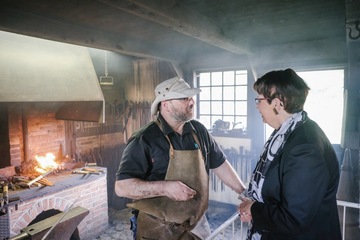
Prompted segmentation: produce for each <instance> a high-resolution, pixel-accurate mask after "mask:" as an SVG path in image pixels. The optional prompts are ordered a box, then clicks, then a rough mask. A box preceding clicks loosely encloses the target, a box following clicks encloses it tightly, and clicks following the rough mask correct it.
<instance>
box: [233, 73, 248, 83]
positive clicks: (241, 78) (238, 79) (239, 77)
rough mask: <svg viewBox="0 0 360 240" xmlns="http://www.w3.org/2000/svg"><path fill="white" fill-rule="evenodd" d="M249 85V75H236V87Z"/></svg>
mask: <svg viewBox="0 0 360 240" xmlns="http://www.w3.org/2000/svg"><path fill="white" fill-rule="evenodd" d="M246 84H247V74H240V75H236V85H246Z"/></svg>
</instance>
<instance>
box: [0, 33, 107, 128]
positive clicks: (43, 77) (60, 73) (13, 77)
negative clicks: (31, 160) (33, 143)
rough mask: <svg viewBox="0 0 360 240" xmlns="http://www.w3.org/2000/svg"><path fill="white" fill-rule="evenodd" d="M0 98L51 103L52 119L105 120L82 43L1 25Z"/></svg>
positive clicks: (97, 85)
mask: <svg viewBox="0 0 360 240" xmlns="http://www.w3.org/2000/svg"><path fill="white" fill-rule="evenodd" d="M0 103H2V104H3V103H11V104H14V103H15V104H23V105H24V106H29V105H31V104H32V103H33V104H47V105H48V104H51V105H52V106H53V107H54V110H55V112H56V118H57V119H62V120H77V121H92V122H104V121H105V119H104V115H105V113H104V109H105V108H104V105H105V100H104V96H103V94H102V91H101V88H100V84H99V81H98V79H97V76H96V72H95V69H94V66H93V63H92V60H91V58H90V54H89V51H88V49H87V48H85V47H80V46H75V45H70V44H65V43H59V42H53V41H48V40H43V39H38V38H33V37H27V36H23V35H17V34H12V33H8V32H1V31H0Z"/></svg>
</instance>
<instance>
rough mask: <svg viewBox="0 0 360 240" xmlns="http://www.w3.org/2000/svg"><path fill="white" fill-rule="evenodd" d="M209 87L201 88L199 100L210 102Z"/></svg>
mask: <svg viewBox="0 0 360 240" xmlns="http://www.w3.org/2000/svg"><path fill="white" fill-rule="evenodd" d="M210 89H211V88H210V87H201V92H200V94H199V97H200V100H210V99H211V97H210V96H211V95H210Z"/></svg>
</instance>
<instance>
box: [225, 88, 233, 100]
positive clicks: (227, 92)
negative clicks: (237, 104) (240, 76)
mask: <svg viewBox="0 0 360 240" xmlns="http://www.w3.org/2000/svg"><path fill="white" fill-rule="evenodd" d="M234 99H235V92H234V87H224V100H234Z"/></svg>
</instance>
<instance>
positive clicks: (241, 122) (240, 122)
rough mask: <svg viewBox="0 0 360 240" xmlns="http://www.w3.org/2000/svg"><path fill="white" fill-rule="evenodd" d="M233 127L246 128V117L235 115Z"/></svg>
mask: <svg viewBox="0 0 360 240" xmlns="http://www.w3.org/2000/svg"><path fill="white" fill-rule="evenodd" d="M235 120H236V122H235V127H234V128H235V129H243V130H245V129H246V126H247V118H246V117H236V118H235Z"/></svg>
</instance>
